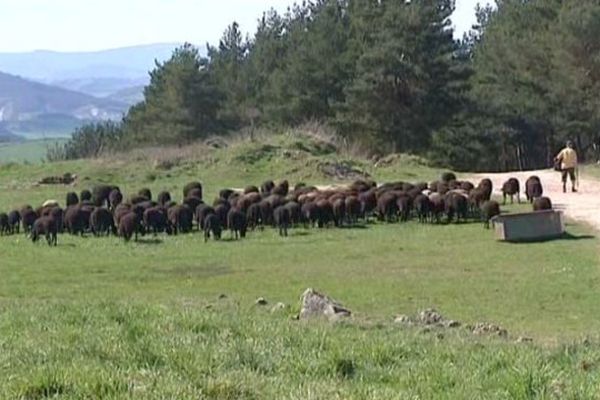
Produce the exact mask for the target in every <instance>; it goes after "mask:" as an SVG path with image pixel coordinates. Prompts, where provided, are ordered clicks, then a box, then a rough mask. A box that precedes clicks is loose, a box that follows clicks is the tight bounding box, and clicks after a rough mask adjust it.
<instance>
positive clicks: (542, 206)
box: [533, 197, 552, 211]
mask: <svg viewBox="0 0 600 400" xmlns="http://www.w3.org/2000/svg"><path fill="white" fill-rule="evenodd" d="M544 210H552V201H551V200H550V199H549V198H548V197H536V198H535V200H533V211H544Z"/></svg>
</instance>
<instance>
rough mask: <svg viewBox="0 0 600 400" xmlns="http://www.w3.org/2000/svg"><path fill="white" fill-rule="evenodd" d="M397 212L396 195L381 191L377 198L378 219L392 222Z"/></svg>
mask: <svg viewBox="0 0 600 400" xmlns="http://www.w3.org/2000/svg"><path fill="white" fill-rule="evenodd" d="M397 213H398V206H397V205H396V195H395V194H394V193H393V192H386V193H383V194H382V195H381V196H380V197H379V199H377V217H378V219H379V220H380V221H387V222H392V221H393V220H394V219H395V215H396V214H397Z"/></svg>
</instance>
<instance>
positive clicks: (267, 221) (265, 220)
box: [258, 200, 273, 226]
mask: <svg viewBox="0 0 600 400" xmlns="http://www.w3.org/2000/svg"><path fill="white" fill-rule="evenodd" d="M258 207H259V208H260V221H261V224H262V225H263V226H267V225H272V224H273V206H272V205H271V202H270V201H268V200H262V201H261V202H260V203H258Z"/></svg>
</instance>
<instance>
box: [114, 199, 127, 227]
mask: <svg viewBox="0 0 600 400" xmlns="http://www.w3.org/2000/svg"><path fill="white" fill-rule="evenodd" d="M128 212H131V205H129V204H119V205H118V206H117V207H116V208H115V209H114V211H113V219H114V220H115V225H116V226H119V222H120V221H121V217H123V215H125V214H127V213H128Z"/></svg>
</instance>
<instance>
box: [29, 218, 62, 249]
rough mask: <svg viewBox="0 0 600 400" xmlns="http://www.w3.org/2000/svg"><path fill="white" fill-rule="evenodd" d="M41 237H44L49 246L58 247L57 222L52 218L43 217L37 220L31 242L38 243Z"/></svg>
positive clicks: (32, 229)
mask: <svg viewBox="0 0 600 400" xmlns="http://www.w3.org/2000/svg"><path fill="white" fill-rule="evenodd" d="M40 236H44V237H45V238H46V241H47V242H48V246H56V245H57V236H58V234H57V230H56V221H55V220H54V218H52V217H51V216H47V217H41V218H38V219H36V220H35V222H34V223H33V226H32V228H31V241H32V242H33V243H35V242H37V241H38V240H39V238H40Z"/></svg>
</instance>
